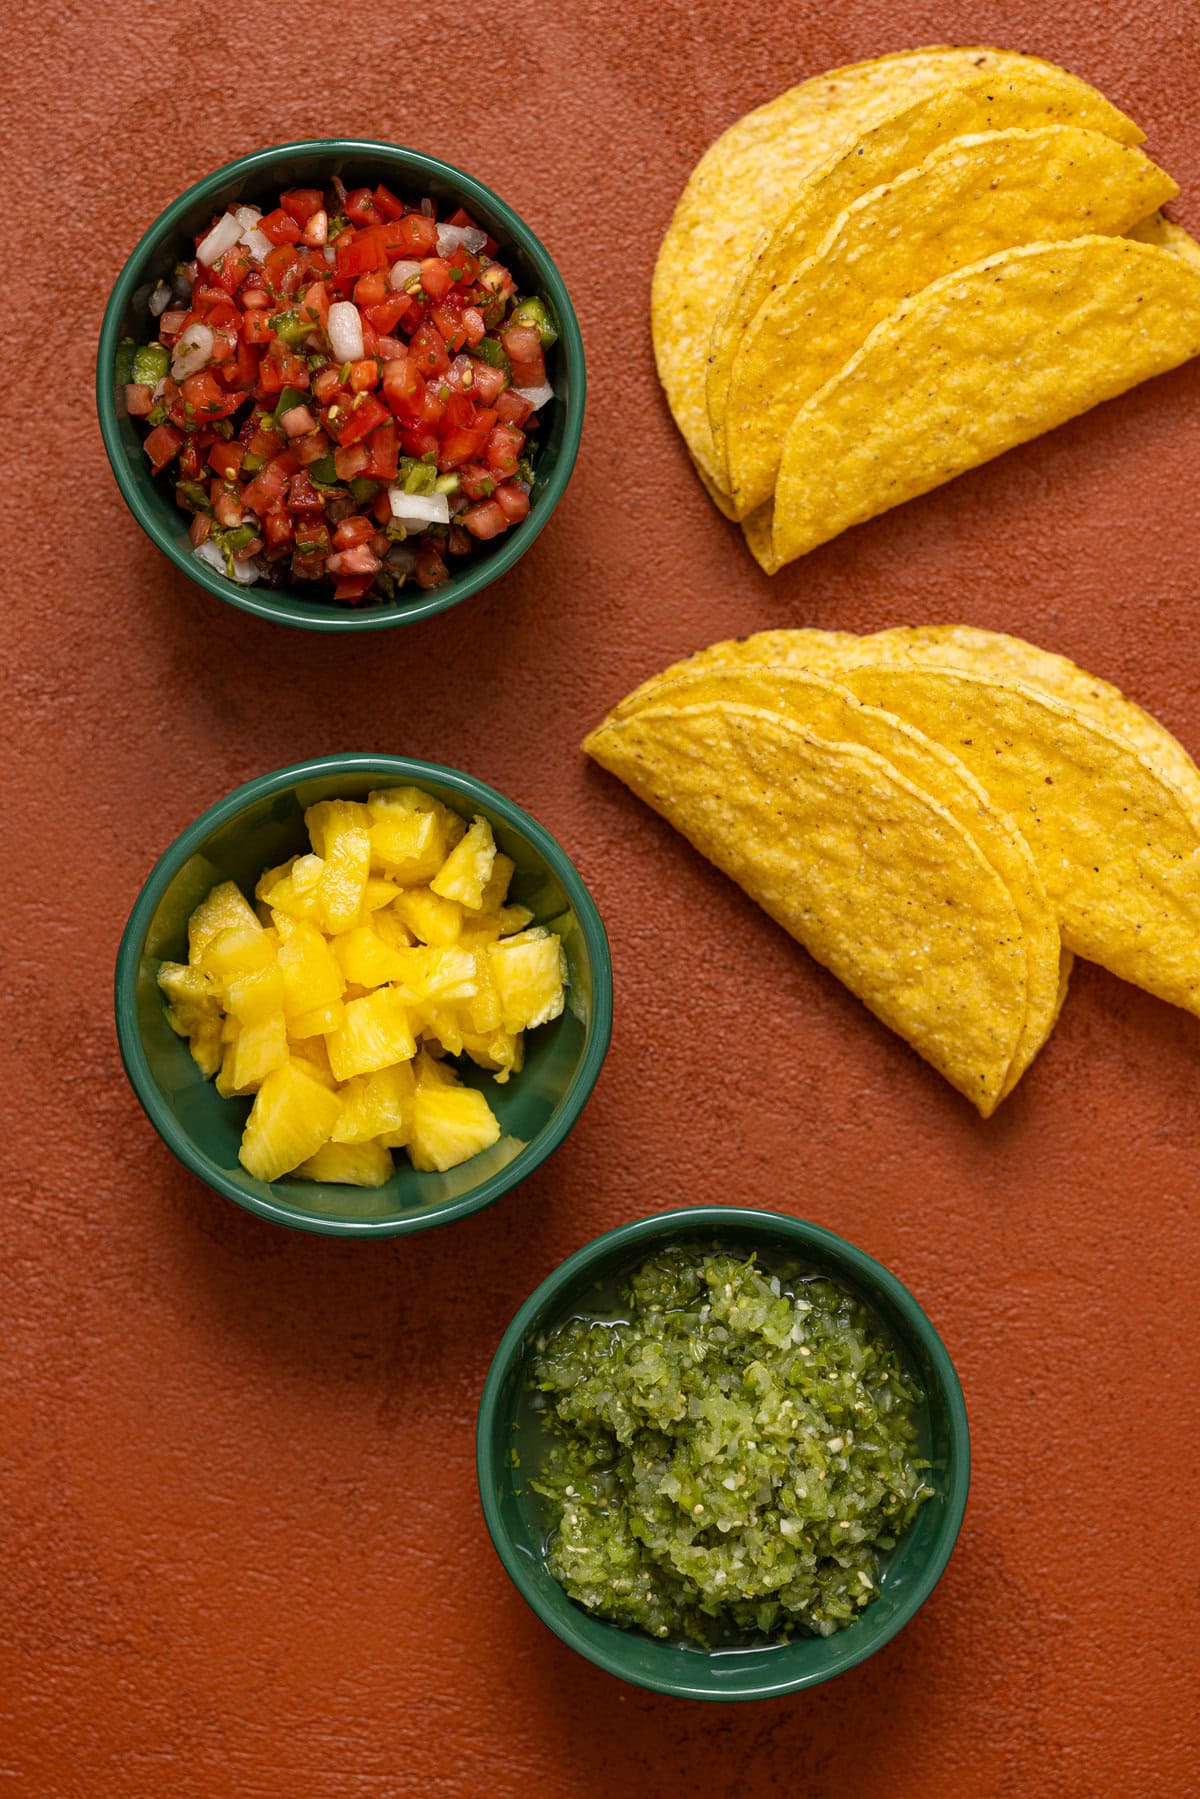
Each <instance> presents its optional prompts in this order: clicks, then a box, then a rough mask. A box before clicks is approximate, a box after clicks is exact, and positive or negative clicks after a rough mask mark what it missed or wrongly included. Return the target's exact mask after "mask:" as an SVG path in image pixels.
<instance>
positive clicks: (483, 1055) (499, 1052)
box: [463, 1031, 525, 1087]
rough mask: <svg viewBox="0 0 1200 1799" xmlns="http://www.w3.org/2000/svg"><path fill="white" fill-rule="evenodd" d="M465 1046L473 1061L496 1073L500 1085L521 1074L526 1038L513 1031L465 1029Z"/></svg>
mask: <svg viewBox="0 0 1200 1799" xmlns="http://www.w3.org/2000/svg"><path fill="white" fill-rule="evenodd" d="M463 1048H464V1049H465V1050H466V1052H467V1054H468V1055H469V1056H470V1058H471V1060H472V1062H475V1063H477V1064H478V1065H479V1067H480V1068H486V1069H488V1070H489V1072H491V1073H492V1074H494V1075H495V1077H496V1085H497V1086H498V1087H503V1086H504V1085H505V1083H506V1082H507V1081H508V1079H509V1077H510V1075H514V1074H520V1072H521V1068H522V1066H523V1064H524V1061H525V1039H524V1038H523V1037H521V1036H520V1035H514V1034H513V1033H512V1032H511V1031H489V1032H484V1031H480V1032H474V1031H471V1032H467V1031H464V1032H463Z"/></svg>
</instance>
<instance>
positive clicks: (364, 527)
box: [333, 512, 375, 550]
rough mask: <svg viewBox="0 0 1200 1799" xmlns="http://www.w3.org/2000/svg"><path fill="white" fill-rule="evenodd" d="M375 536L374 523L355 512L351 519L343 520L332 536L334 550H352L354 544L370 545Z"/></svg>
mask: <svg viewBox="0 0 1200 1799" xmlns="http://www.w3.org/2000/svg"><path fill="white" fill-rule="evenodd" d="M374 535H375V521H374V520H373V519H369V518H364V517H363V515H362V513H361V512H356V513H354V515H353V516H352V517H351V518H344V519H343V520H342V522H341V524H340V525H339V526H338V528H337V530H336V531H335V532H334V534H333V547H334V549H335V550H352V549H353V548H354V546H355V544H356V543H370V541H371V539H372V538H373V537H374Z"/></svg>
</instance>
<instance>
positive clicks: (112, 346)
mask: <svg viewBox="0 0 1200 1799" xmlns="http://www.w3.org/2000/svg"><path fill="white" fill-rule="evenodd" d="M300 151H304V152H306V153H311V152H313V151H317V152H320V153H322V154H324V155H328V156H329V157H334V156H363V157H378V158H380V159H381V160H383V161H386V162H387V163H388V164H389V165H390V166H391V167H393V168H403V169H404V170H405V173H406V175H408V176H420V175H424V174H434V175H436V176H438V177H439V178H440V179H441V180H443V181H445V182H447V183H448V184H450V185H452V186H454V187H455V188H456V189H457V190H458V191H459V193H460V194H461V196H462V198H463V200H464V203H469V202H471V201H476V202H477V203H480V204H482V205H483V206H484V207H485V208H486V209H487V210H489V211H492V212H494V213H496V214H498V215H499V217H500V218H501V220H502V221H503V224H504V230H505V233H506V236H507V237H508V238H509V239H511V240H512V241H513V242H515V243H516V244H517V245H519V247H520V248H521V249H522V250H523V251H524V253H525V254H526V256H528V258H529V259H530V261H531V262H533V264H534V265H535V267H536V268H537V271H538V276H539V280H540V282H541V284H542V289H543V291H544V292H546V293H548V294H549V296H550V298H551V299H552V301H553V303H554V306H555V309H556V311H557V314H558V320H559V324H560V326H561V328H562V329H561V333H560V339H559V346H560V354H561V355H562V356H563V357H564V358H565V361H566V364H567V368H568V370H569V380H568V383H567V396H566V416H565V419H564V422H563V436H562V443H561V446H560V448H559V451H558V454H557V456H556V458H555V461H554V464H553V466H552V467H551V469H550V471H549V474H548V477H547V480H546V485H545V488H544V489H543V491H542V494H541V495H540V497H539V500H538V503H537V505H536V506H534V507H532V508H531V509H530V511H529V514H528V516H527V517H526V518H524V519H523V520H522V521H521V523H520V524H519V525H518V526H517V528H516V529H515V530H514V531H511V532H507V533H506V534H505V541H504V542H503V543H502V544H501V545H500V546H499V547H498V548H496V549H495V550H489V551H488V552H486V553H485V554H484V555H482V556H480V557H478V558H475V559H473V562H472V563H470V564H468V566H467V567H466V568H465V569H464V570H463V572H462V573H461V574H460V575H456V576H454V577H453V578H452V579H451V580H450V581H448V582H446V583H445V584H444V586H442V587H435V588H433V589H431V590H430V591H429V592H428V593H424V594H422V595H421V597H420V599H415V600H413V601H412V603H411V604H408V605H405V606H404V607H403V608H396V609H392V608H386V607H375V608H364V609H363V610H362V611H359V612H355V611H352V610H350V609H349V608H345V609H343V610H341V611H338V610H337V609H335V608H334V607H332V606H327V605H323V604H322V603H321V602H319V601H316V600H306V599H304V598H302V596H300V595H298V594H295V593H293V591H292V590H291V589H290V588H288V589H278V588H272V589H264V590H263V594H262V595H258V589H257V586H256V585H255V586H249V587H239V586H237V584H236V583H234V582H232V581H228V580H226V579H225V578H224V577H222V576H220V575H218V574H217V573H216V572H215V571H214V570H212V569H209V568H207V567H206V566H205V565H204V564H203V563H201V562H198V561H197V560H196V558H195V557H194V556H189V555H185V554H184V553H183V551H182V550H181V549H180V548H179V545H178V544H177V543H175V541H174V540H173V539H172V538H171V537H170V536H169V535H168V533H167V532H166V531H165V530H164V529H163V528H162V526H161V525H160V523H159V521H158V520H157V518H156V517H155V516H154V515H153V513H152V512H151V511H150V509H149V508H148V506H147V505H146V504H145V502H144V500H143V497H142V494H141V492H140V491H139V486H138V483H137V481H136V480H135V479H134V475H133V470H132V468H131V466H130V462H129V458H128V455H127V453H126V450H125V446H124V445H123V443H122V442H121V438H120V428H119V421H118V418H117V408H116V395H115V382H114V380H113V379H112V372H113V367H114V363H115V359H116V353H117V346H118V343H119V341H120V328H121V319H122V315H123V314H124V312H125V308H126V306H127V305H128V303H129V299H130V296H131V295H132V293H133V291H134V289H135V287H136V286H137V284H138V282H139V280H141V279H143V278H144V277H143V273H142V261H143V258H144V257H145V256H147V255H148V253H149V252H151V251H152V250H153V248H154V246H155V245H156V243H157V242H158V240H159V238H160V237H161V236H162V234H163V233H164V232H166V231H167V230H169V229H170V228H171V227H172V226H174V225H175V223H176V221H177V220H178V219H179V217H180V216H181V215H182V214H183V213H185V212H186V211H188V210H189V209H190V208H191V207H193V206H195V205H198V204H199V203H200V202H201V201H203V200H205V199H207V198H209V197H210V196H213V197H215V196H216V194H217V193H219V191H220V190H221V188H223V187H224V186H225V185H226V184H227V183H228V182H229V181H230V180H231V179H232V178H233V177H234V176H235V175H238V176H241V175H246V174H249V175H250V176H251V177H252V178H253V177H255V176H257V175H260V174H261V175H262V176H263V177H264V178H265V176H266V175H267V174H268V173H269V172H270V170H271V169H273V168H274V167H275V166H276V165H277V164H278V163H279V162H280V161H282V160H284V159H285V158H286V157H288V156H293V155H295V154H297V153H298V152H300ZM586 398H587V368H586V361H585V357H584V349H583V336H582V333H581V331H580V329H579V320H578V318H577V317H576V314H575V308H574V305H573V304H572V301H571V297H570V295H569V293H568V292H567V287H566V283H565V282H564V281H563V278H562V276H561V275H560V274H559V272H558V268H557V265H556V264H555V262H554V259H553V257H552V256H551V255H550V252H549V251H548V250H547V249H546V247H545V245H544V244H543V243H542V241H541V239H540V238H539V237H538V236H537V235H536V233H535V232H533V231H531V230H530V228H529V226H528V225H527V224H526V223H525V221H524V220H523V219H522V218H521V216H520V214H519V213H517V212H515V211H514V210H513V208H512V207H511V206H509V204H508V203H507V201H505V200H502V199H501V198H500V196H499V194H497V193H495V192H494V191H493V190H492V189H491V188H489V187H488V186H486V184H485V183H484V182H482V181H479V180H478V179H477V178H476V177H475V176H474V175H469V174H467V172H466V171H465V170H464V169H459V168H456V167H455V165H454V164H453V163H449V162H445V161H443V160H442V158H440V157H437V156H429V155H427V154H426V153H425V152H424V151H422V150H413V149H410V148H408V147H407V146H406V145H403V144H387V143H383V142H380V141H379V140H377V139H374V138H355V137H330V138H299V139H296V140H295V141H294V142H291V143H286V144H269V145H267V146H266V147H264V148H263V149H260V150H252V151H249V152H248V153H247V154H246V155H245V156H237V157H235V158H234V159H233V161H232V162H227V163H223V164H222V166H221V167H220V168H219V169H214V170H213V172H212V173H211V174H209V175H205V176H203V177H202V178H201V179H200V180H199V181H195V182H193V183H192V185H191V186H190V187H188V188H185V189H184V191H183V193H181V194H179V195H178V196H177V197H176V198H175V199H174V200H172V201H171V203H170V204H169V205H168V206H165V207H164V208H163V210H162V211H161V212H160V213H159V215H158V217H157V218H156V219H155V220H154V221H153V223H152V224H151V225H149V226H148V227H147V229H146V230H145V231H144V232H143V233H142V235H141V237H140V238H139V239H138V241H137V243H136V244H135V245H134V247H133V249H132V250H131V251H130V253H129V255H128V257H127V258H126V260H125V263H124V266H123V267H122V269H121V272H120V274H119V275H118V276H117V279H116V281H115V282H114V284H113V288H112V292H111V293H110V294H109V297H108V300H107V302H106V304H105V308H104V316H103V319H102V321H101V325H100V339H99V345H98V348H97V352H96V411H97V414H98V417H99V420H100V435H101V437H102V439H103V441H104V449H105V453H106V455H107V457H108V460H109V464H110V466H111V468H112V471H113V475H114V477H115V479H116V482H117V486H118V487H119V489H120V491H121V496H122V498H123V499H124V501H125V504H126V505H127V506H128V508H129V510H130V512H131V513H132V514H133V517H134V519H135V520H136V521H137V523H138V524H139V525H140V526H141V528H142V530H143V531H144V532H145V533H146V535H147V537H149V538H150V540H151V541H152V542H153V543H154V544H156V545H157V547H158V548H159V549H160V550H161V551H162V552H163V554H164V555H165V556H167V557H169V558H170V560H171V561H172V562H173V563H174V564H175V567H176V568H177V569H179V570H180V571H181V573H183V574H185V575H187V576H188V578H189V579H190V580H192V581H195V582H196V583H197V584H198V585H199V586H200V587H203V588H205V589H207V591H208V592H209V593H211V594H214V595H215V596H216V598H217V599H219V600H224V601H226V602H227V603H228V604H229V605H231V606H235V607H237V608H238V610H239V611H242V612H250V613H253V614H254V615H255V616H256V617H258V618H265V619H268V620H269V621H271V622H272V623H274V624H282V625H288V626H291V627H294V628H295V629H298V630H303V631H332V632H343V631H381V630H385V629H387V628H389V627H390V626H393V625H407V624H414V623H416V621H417V620H418V619H423V618H431V617H433V616H434V615H435V614H436V613H439V612H445V611H447V610H449V608H450V607H451V606H457V605H458V604H459V602H460V601H461V600H465V599H469V598H470V596H471V595H472V594H475V593H478V592H479V591H480V589H481V588H484V587H487V586H490V585H491V583H492V582H493V581H496V580H499V578H500V577H501V576H502V575H504V574H507V573H508V571H509V569H511V568H512V567H513V565H514V564H515V563H516V562H517V561H518V560H519V559H520V557H522V556H523V555H524V554H525V551H526V550H527V549H529V547H530V545H531V544H532V543H533V541H534V539H535V538H536V537H537V536H538V535H539V533H540V532H541V531H542V530H543V529H544V527H545V525H546V524H547V522H548V521H549V518H550V515H551V514H552V513H553V512H554V510H555V508H556V507H557V506H558V503H559V501H560V500H561V499H562V496H563V494H564V493H565V492H566V488H567V483H568V481H569V480H570V478H571V472H572V470H573V468H574V466H575V459H576V456H577V454H578V452H579V443H580V438H581V437H582V434H583V415H584V406H585V402H586ZM256 596H257V597H256Z"/></svg>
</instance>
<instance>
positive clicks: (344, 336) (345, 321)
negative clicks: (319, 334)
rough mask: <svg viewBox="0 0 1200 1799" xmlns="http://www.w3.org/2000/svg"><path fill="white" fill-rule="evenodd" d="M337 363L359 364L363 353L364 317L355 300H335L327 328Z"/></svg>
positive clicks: (330, 345)
mask: <svg viewBox="0 0 1200 1799" xmlns="http://www.w3.org/2000/svg"><path fill="white" fill-rule="evenodd" d="M325 331H326V335H327V336H328V338H329V347H330V349H331V350H332V351H333V354H334V359H335V361H337V362H358V361H360V360H361V358H362V353H363V328H362V317H361V315H360V313H359V310H358V307H357V306H356V305H355V304H354V301H353V300H335V301H334V303H333V305H332V306H331V307H330V308H329V321H328V323H327V324H326V326H325Z"/></svg>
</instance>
